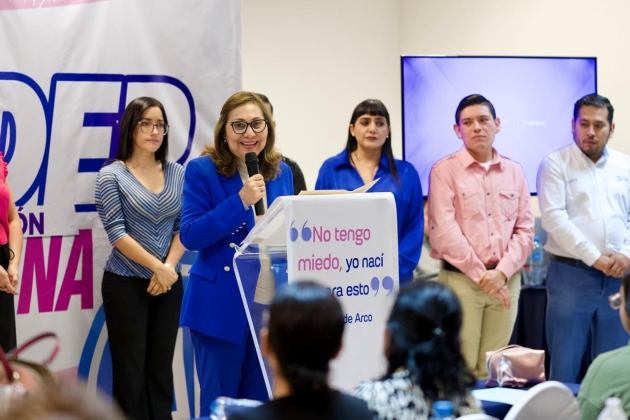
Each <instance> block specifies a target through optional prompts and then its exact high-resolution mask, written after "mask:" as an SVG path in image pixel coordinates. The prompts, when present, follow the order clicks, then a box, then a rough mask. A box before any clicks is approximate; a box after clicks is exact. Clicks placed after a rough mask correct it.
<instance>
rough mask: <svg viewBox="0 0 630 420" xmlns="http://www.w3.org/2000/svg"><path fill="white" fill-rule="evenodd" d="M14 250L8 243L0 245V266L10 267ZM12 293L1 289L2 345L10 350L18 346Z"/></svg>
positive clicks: (0, 339) (0, 340) (6, 349)
mask: <svg viewBox="0 0 630 420" xmlns="http://www.w3.org/2000/svg"><path fill="white" fill-rule="evenodd" d="M12 255H13V252H12V251H11V250H9V247H8V246H7V245H0V266H2V268H4V269H5V270H6V269H7V268H8V267H9V259H10V258H12ZM14 298H15V296H13V295H12V294H9V293H6V292H2V291H0V347H2V350H4V351H9V350H11V349H13V348H15V347H16V346H17V339H16V333H15V303H14Z"/></svg>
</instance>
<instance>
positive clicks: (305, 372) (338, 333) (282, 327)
mask: <svg viewBox="0 0 630 420" xmlns="http://www.w3.org/2000/svg"><path fill="white" fill-rule="evenodd" d="M343 330H344V321H343V311H342V309H341V305H340V304H339V302H338V301H337V299H336V298H335V297H333V296H332V295H331V294H330V292H329V291H328V290H327V289H326V288H325V287H322V286H319V285H317V284H315V283H313V282H300V283H294V284H289V285H287V286H285V287H283V288H282V289H280V290H279V291H278V293H277V294H276V296H275V297H274V299H273V301H272V303H271V306H270V307H269V320H268V324H267V327H266V328H264V329H263V330H262V332H261V348H262V352H263V355H264V356H265V358H266V359H267V361H268V362H269V365H270V366H271V369H272V371H273V375H274V377H275V383H274V386H273V396H274V400H272V401H270V402H268V403H266V404H264V405H262V406H260V407H257V408H254V409H252V410H250V411H248V412H245V413H239V414H237V415H234V416H232V417H230V419H231V420H237V419H295V418H300V419H301V420H307V419H324V418H325V419H349V418H352V419H366V420H367V419H372V415H371V413H370V412H369V410H368V409H367V407H366V404H365V402H363V401H361V400H359V399H357V398H354V397H351V396H349V395H344V394H342V393H340V392H339V391H336V390H334V389H332V388H331V387H330V386H329V385H328V371H329V368H330V366H329V365H330V361H331V360H332V359H334V358H335V357H336V356H337V355H338V354H339V351H340V350H341V343H342V336H343Z"/></svg>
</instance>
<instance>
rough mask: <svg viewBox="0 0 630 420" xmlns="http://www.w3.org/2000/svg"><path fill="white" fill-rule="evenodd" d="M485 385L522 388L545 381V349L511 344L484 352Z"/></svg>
mask: <svg viewBox="0 0 630 420" xmlns="http://www.w3.org/2000/svg"><path fill="white" fill-rule="evenodd" d="M486 368H487V370H488V380H487V382H486V386H501V387H506V388H523V387H525V386H530V385H534V384H537V383H540V382H544V381H546V377H545V351H544V350H534V349H530V348H527V347H522V346H517V345H511V346H507V347H503V348H501V349H499V350H494V351H489V352H486Z"/></svg>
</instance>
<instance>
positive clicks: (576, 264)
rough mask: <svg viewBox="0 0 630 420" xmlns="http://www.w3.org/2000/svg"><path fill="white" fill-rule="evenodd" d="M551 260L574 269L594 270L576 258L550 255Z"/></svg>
mask: <svg viewBox="0 0 630 420" xmlns="http://www.w3.org/2000/svg"><path fill="white" fill-rule="evenodd" d="M549 259H550V260H555V261H559V262H562V263H565V264H569V265H572V266H574V267H579V268H585V269H590V268H592V267H591V266H589V265H586V264H585V263H584V262H583V261H582V260H576V259H575V258H569V257H562V256H560V255H554V254H549Z"/></svg>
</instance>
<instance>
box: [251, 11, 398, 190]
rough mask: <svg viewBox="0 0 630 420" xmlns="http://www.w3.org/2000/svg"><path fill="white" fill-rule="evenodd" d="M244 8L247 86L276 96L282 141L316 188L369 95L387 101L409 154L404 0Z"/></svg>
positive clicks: (395, 128) (282, 147)
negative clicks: (404, 127) (404, 123)
mask: <svg viewBox="0 0 630 420" xmlns="http://www.w3.org/2000/svg"><path fill="white" fill-rule="evenodd" d="M242 10H243V11H242V13H243V16H242V42H243V45H242V48H243V89H246V90H252V91H257V92H261V93H264V94H266V95H267V96H269V99H270V100H271V102H272V104H273V106H274V114H275V115H274V116H275V120H276V122H277V139H278V147H279V148H280V150H281V151H282V152H283V153H284V154H286V155H287V156H289V157H291V158H293V159H295V160H296V161H297V162H298V163H299V164H300V167H301V168H302V170H303V171H304V175H305V177H306V182H307V185H308V187H309V188H313V186H314V185H315V180H316V178H317V173H318V170H319V167H320V166H321V164H322V163H323V161H324V160H325V159H326V158H328V157H330V156H333V155H336V154H337V153H339V152H340V151H341V150H342V149H343V148H344V147H345V144H346V138H347V135H348V124H349V123H350V117H351V114H352V111H353V110H354V107H355V106H356V105H357V104H358V103H359V102H361V101H363V100H364V99H368V98H378V99H380V100H382V101H383V102H384V103H385V105H386V106H387V108H388V110H389V112H390V114H391V118H392V133H393V137H392V139H393V147H394V150H395V151H396V154H397V155H398V157H402V141H401V138H402V134H401V118H400V108H401V99H400V64H399V61H400V33H401V32H400V20H399V14H398V11H399V1H398V0H390V1H375V0H319V1H303V0H243V9H242Z"/></svg>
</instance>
